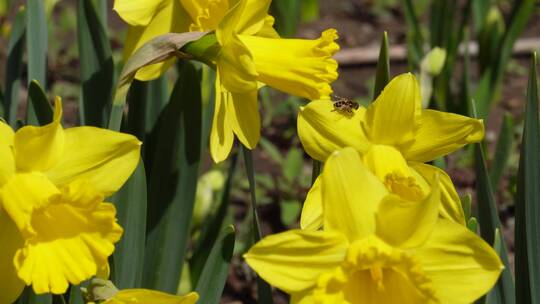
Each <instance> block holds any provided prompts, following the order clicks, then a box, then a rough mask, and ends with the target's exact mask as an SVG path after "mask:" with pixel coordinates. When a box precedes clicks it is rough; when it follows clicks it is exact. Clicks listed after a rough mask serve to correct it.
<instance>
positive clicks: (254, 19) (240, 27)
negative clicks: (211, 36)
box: [216, 0, 271, 45]
mask: <svg viewBox="0 0 540 304" xmlns="http://www.w3.org/2000/svg"><path fill="white" fill-rule="evenodd" d="M270 3H271V0H239V1H237V4H236V5H234V6H233V7H232V8H231V9H230V10H229V12H228V13H227V15H225V17H224V18H223V20H222V21H221V23H220V24H219V26H218V28H217V30H216V36H217V40H218V41H219V43H220V44H221V45H224V44H227V43H228V42H229V40H230V39H231V38H232V37H233V36H234V35H235V34H236V33H238V34H245V35H255V34H256V33H257V32H259V31H260V30H261V28H262V27H263V26H264V25H265V23H266V22H267V21H266V16H267V15H268V9H269V7H270Z"/></svg>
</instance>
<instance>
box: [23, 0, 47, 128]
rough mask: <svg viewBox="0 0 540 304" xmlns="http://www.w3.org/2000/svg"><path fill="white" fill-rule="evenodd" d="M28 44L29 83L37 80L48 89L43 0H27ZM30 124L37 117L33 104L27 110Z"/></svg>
mask: <svg viewBox="0 0 540 304" xmlns="http://www.w3.org/2000/svg"><path fill="white" fill-rule="evenodd" d="M27 7H28V8H27V9H28V13H27V14H26V45H27V53H28V84H30V82H31V81H32V80H37V81H38V82H39V83H40V84H41V86H42V87H43V88H44V89H45V90H46V89H47V17H46V16H45V7H44V6H43V0H27ZM26 120H27V123H28V124H36V123H37V118H36V115H35V112H34V108H33V105H32V104H28V108H27V112H26Z"/></svg>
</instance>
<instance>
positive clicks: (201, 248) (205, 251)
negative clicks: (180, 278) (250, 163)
mask: <svg viewBox="0 0 540 304" xmlns="http://www.w3.org/2000/svg"><path fill="white" fill-rule="evenodd" d="M237 162H238V154H237V153H233V154H232V155H231V156H230V165H229V173H228V176H227V181H226V183H225V185H224V187H223V192H222V194H221V201H220V203H219V206H218V207H217V210H216V212H215V213H214V215H213V216H212V218H211V219H209V220H207V221H206V223H205V224H204V225H203V227H202V228H201V234H200V237H199V241H198V242H197V244H196V245H195V247H194V249H193V257H192V258H191V260H190V269H191V282H192V285H193V286H198V281H199V277H200V276H201V274H202V273H203V268H204V265H205V264H206V263H207V260H208V257H209V256H210V253H211V251H210V250H211V248H212V244H214V243H215V242H216V240H217V239H218V237H219V233H220V231H221V230H222V229H223V227H225V226H226V225H228V224H230V222H231V219H228V218H227V211H228V210H229V200H230V192H231V186H232V181H233V178H234V174H235V173H236V164H237Z"/></svg>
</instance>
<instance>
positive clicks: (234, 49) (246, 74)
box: [216, 35, 258, 93]
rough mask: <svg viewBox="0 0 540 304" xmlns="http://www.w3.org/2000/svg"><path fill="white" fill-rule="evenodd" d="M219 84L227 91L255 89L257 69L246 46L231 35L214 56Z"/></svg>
mask: <svg viewBox="0 0 540 304" xmlns="http://www.w3.org/2000/svg"><path fill="white" fill-rule="evenodd" d="M216 65H217V67H218V68H217V72H218V73H219V76H220V80H221V85H222V86H223V88H224V89H225V90H227V91H229V92H235V93H248V92H253V91H256V90H257V76H258V73H257V70H256V68H255V64H254V63H253V57H252V55H251V53H250V51H249V50H248V48H247V47H246V46H245V45H244V44H243V43H242V41H240V39H239V38H238V36H237V35H233V36H232V37H231V39H229V41H228V42H227V44H225V45H222V47H221V50H220V52H219V54H218V56H217V58H216Z"/></svg>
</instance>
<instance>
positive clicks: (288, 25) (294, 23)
mask: <svg viewBox="0 0 540 304" xmlns="http://www.w3.org/2000/svg"><path fill="white" fill-rule="evenodd" d="M300 2H301V0H274V1H272V6H271V11H272V16H274V17H275V18H276V25H275V26H276V29H277V31H278V32H279V34H280V35H281V36H283V37H293V36H294V35H295V34H296V31H297V29H298V23H299V21H300V17H301V16H300V13H301V12H300V9H301V3H300Z"/></svg>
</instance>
